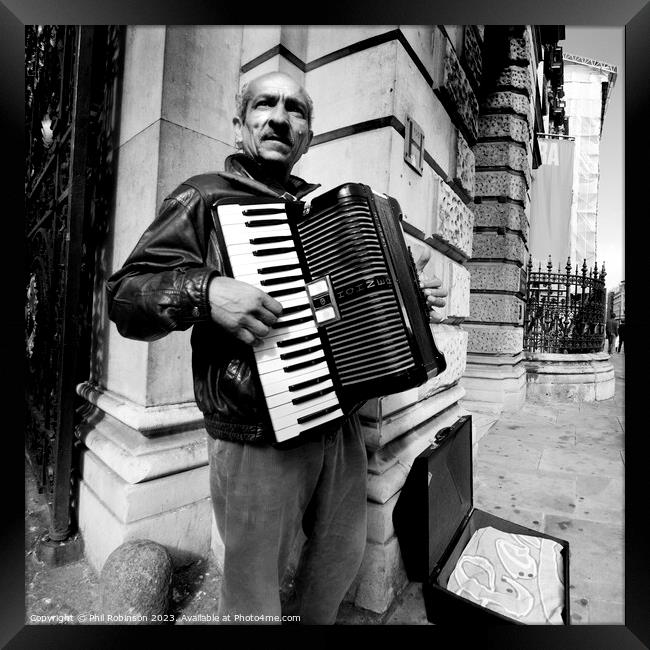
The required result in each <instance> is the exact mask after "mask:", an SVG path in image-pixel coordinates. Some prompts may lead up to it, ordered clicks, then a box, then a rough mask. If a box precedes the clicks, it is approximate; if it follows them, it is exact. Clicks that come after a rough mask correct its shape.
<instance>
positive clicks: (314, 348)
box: [280, 345, 323, 360]
mask: <svg viewBox="0 0 650 650" xmlns="http://www.w3.org/2000/svg"><path fill="white" fill-rule="evenodd" d="M322 349H323V346H322V345H312V346H311V347H308V348H302V349H301V350H294V351H293V352H285V353H284V354H281V355H280V359H283V360H284V359H295V358H296V357H301V356H302V355H303V354H311V353H312V352H317V351H318V350H322Z"/></svg>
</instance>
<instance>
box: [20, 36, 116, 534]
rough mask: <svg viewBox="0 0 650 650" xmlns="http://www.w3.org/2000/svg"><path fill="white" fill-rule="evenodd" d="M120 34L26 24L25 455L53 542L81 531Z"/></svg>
mask: <svg viewBox="0 0 650 650" xmlns="http://www.w3.org/2000/svg"><path fill="white" fill-rule="evenodd" d="M122 33H123V30H122V29H121V28H119V27H113V26H102V27H92V26H69V25H61V26H58V25H32V26H26V27H25V118H26V125H25V127H26V128H25V134H26V143H25V144H26V165H25V208H26V210H25V211H26V248H27V260H28V264H27V265H26V277H25V279H24V281H25V287H26V304H25V345H26V351H25V352H26V372H25V375H26V390H25V411H26V418H25V421H26V433H25V436H26V437H25V448H26V451H27V453H28V456H29V459H30V462H31V465H32V468H33V469H34V470H35V473H36V474H37V476H36V478H37V481H38V486H39V490H40V491H41V492H43V491H44V492H45V494H46V497H47V501H48V504H49V506H50V530H49V539H50V540H51V541H53V542H55V541H61V540H64V539H66V538H67V537H68V536H69V535H70V534H71V533H73V532H75V525H76V522H75V517H74V493H75V480H74V476H75V471H74V470H75V459H74V427H75V426H76V424H77V420H78V417H79V416H78V415H77V412H76V411H77V408H78V407H79V406H81V404H80V403H79V402H78V400H80V398H78V397H77V396H76V393H75V386H76V384H77V383H79V382H80V381H82V380H84V379H87V378H88V373H89V367H90V347H91V342H90V339H91V320H92V303H93V286H94V270H95V265H96V257H97V255H98V251H99V250H100V249H101V246H102V243H103V239H104V234H105V231H106V223H107V219H108V210H109V207H110V196H111V192H112V185H113V183H112V181H113V163H114V155H113V154H114V148H115V135H116V124H117V107H118V106H119V80H120V77H121V60H122V56H121V55H122V51H123V43H122Z"/></svg>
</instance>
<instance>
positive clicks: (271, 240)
mask: <svg viewBox="0 0 650 650" xmlns="http://www.w3.org/2000/svg"><path fill="white" fill-rule="evenodd" d="M248 241H249V242H250V243H251V244H253V245H256V244H276V243H277V242H281V241H293V237H292V236H291V235H274V236H273V237H254V238H253V239H249V240H248Z"/></svg>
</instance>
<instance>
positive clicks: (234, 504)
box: [209, 416, 368, 625]
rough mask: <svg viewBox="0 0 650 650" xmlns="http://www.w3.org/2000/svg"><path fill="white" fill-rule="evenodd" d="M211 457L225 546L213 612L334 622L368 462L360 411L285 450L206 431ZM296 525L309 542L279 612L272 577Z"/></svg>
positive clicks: (356, 562) (353, 551) (361, 523)
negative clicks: (331, 431)
mask: <svg viewBox="0 0 650 650" xmlns="http://www.w3.org/2000/svg"><path fill="white" fill-rule="evenodd" d="M209 459H210V489H211V494H212V504H213V508H214V512H215V518H216V522H217V528H218V530H219V534H220V535H221V539H222V540H223V542H224V545H225V557H224V575H223V581H222V585H221V597H220V602H219V615H220V619H221V620H222V621H223V620H224V616H225V615H227V614H230V622H232V623H235V622H238V621H239V622H246V623H251V622H253V623H255V622H260V623H269V622H272V621H270V620H268V619H267V620H259V618H258V617H260V616H264V617H276V616H277V617H279V616H281V615H282V614H287V613H291V614H297V615H298V616H300V623H302V624H312V625H313V624H321V625H322V624H333V623H334V622H335V620H336V614H337V611H338V608H339V605H340V604H341V602H342V600H343V598H344V596H345V594H346V592H347V590H348V589H349V588H350V586H351V584H352V582H353V580H354V578H355V576H356V574H357V572H358V570H359V567H360V566H361V561H362V559H363V553H364V549H365V543H366V490H367V487H366V486H367V466H368V463H367V456H366V449H365V445H364V442H363V438H362V435H361V430H360V427H359V422H358V418H357V417H356V416H354V417H352V418H351V419H350V420H348V422H346V423H345V424H344V426H343V428H342V430H340V431H339V432H338V434H337V435H334V436H332V435H330V436H327V437H321V438H320V439H318V440H309V441H307V442H305V443H304V444H302V445H301V446H299V447H296V448H294V449H288V450H278V449H275V448H274V447H272V446H270V445H269V446H255V445H247V444H241V443H236V442H227V441H223V440H212V439H209ZM301 526H302V528H303V531H304V533H305V535H306V537H307V541H306V542H305V544H304V546H303V549H302V555H301V558H300V562H299V564H298V568H297V571H296V576H295V595H296V598H295V601H294V602H293V603H292V606H291V611H290V612H287V611H285V612H281V605H280V584H281V581H282V578H283V575H284V573H285V570H286V568H287V562H288V560H289V555H290V552H291V549H292V547H293V544H294V542H295V540H296V537H297V534H298V532H299V530H300V527H301ZM236 614H238V615H240V618H239V619H238V620H235V615H236ZM242 615H243V616H245V617H246V618H247V619H248V620H242V618H241V616H242ZM256 618H257V620H256ZM226 621H227V619H226Z"/></svg>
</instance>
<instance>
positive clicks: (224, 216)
mask: <svg viewBox="0 0 650 650" xmlns="http://www.w3.org/2000/svg"><path fill="white" fill-rule="evenodd" d="M219 221H220V222H221V231H222V233H223V238H224V242H225V244H226V248H227V250H228V257H229V260H230V266H231V269H232V275H233V277H234V278H235V279H236V280H241V281H242V282H247V283H248V284H251V285H253V286H256V287H258V288H260V289H262V291H265V292H266V293H268V294H269V295H270V296H272V297H273V298H275V299H276V300H277V301H278V302H280V303H281V304H282V307H283V311H282V314H281V316H280V318H279V319H278V320H277V321H276V323H275V324H274V325H273V330H272V331H271V333H270V334H269V335H268V336H267V337H266V338H265V339H263V341H262V343H261V344H260V345H259V346H256V347H255V348H254V353H255V360H256V362H257V369H258V372H259V376H260V381H261V384H262V389H263V390H264V396H265V398H266V403H267V406H268V409H269V414H270V417H271V423H272V425H273V429H274V432H275V437H276V440H277V441H278V442H283V441H285V440H289V439H290V438H294V437H296V436H298V435H300V434H302V433H305V432H307V431H309V430H310V429H313V428H315V427H317V426H320V425H322V424H325V423H327V422H332V421H333V420H336V419H338V418H342V417H343V412H342V411H341V408H340V405H339V400H338V398H337V396H336V393H335V391H334V385H333V383H332V378H331V375H330V371H329V366H328V364H327V360H326V358H325V353H324V352H323V345H322V341H321V337H320V334H319V331H318V328H317V327H316V322H315V320H314V316H313V312H312V310H311V307H310V305H309V301H308V298H307V292H306V289H305V279H304V277H303V274H302V270H301V267H300V263H299V261H298V255H297V253H296V250H295V245H294V242H293V237H292V235H291V230H290V228H289V222H288V220H287V215H286V211H285V208H284V204H282V203H277V204H274V203H271V204H268V203H267V204H263V205H250V204H248V205H224V206H220V208H219Z"/></svg>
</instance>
